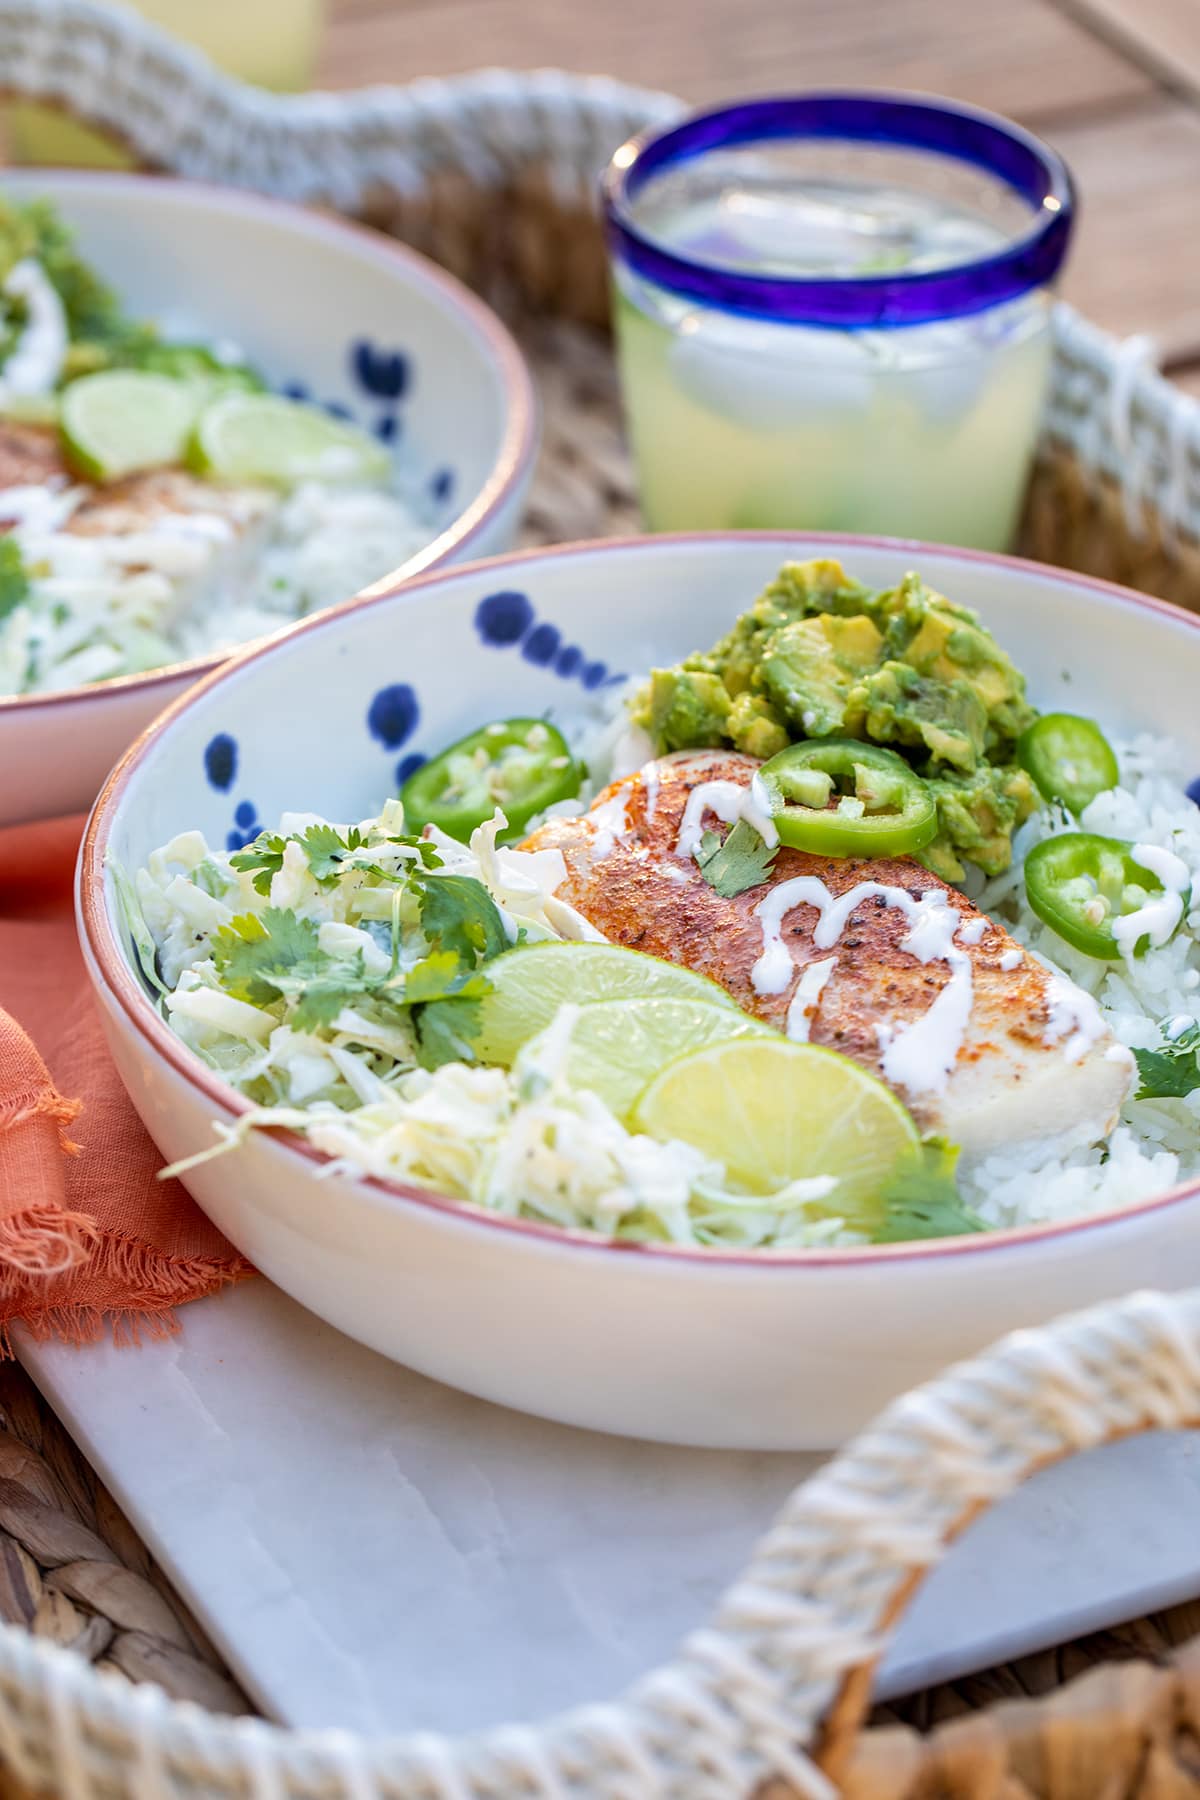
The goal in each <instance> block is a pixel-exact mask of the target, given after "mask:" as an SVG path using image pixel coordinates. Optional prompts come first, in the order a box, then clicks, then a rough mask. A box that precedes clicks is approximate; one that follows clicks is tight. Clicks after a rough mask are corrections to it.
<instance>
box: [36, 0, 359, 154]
mask: <svg viewBox="0 0 1200 1800" xmlns="http://www.w3.org/2000/svg"><path fill="white" fill-rule="evenodd" d="M135 10H136V11H138V12H140V13H141V14H142V16H143V17H144V18H146V19H149V20H151V21H152V22H153V23H154V24H155V25H159V26H161V27H162V28H163V30H165V31H169V32H171V33H173V35H174V36H176V37H179V38H183V39H185V40H186V41H187V42H188V43H190V44H193V45H195V47H196V48H197V49H198V50H201V51H203V52H204V54H205V55H206V56H208V57H211V59H212V61H213V62H214V63H216V64H217V66H218V67H219V68H222V69H224V70H225V71H226V72H227V73H228V74H230V75H236V76H238V77H239V79H241V80H242V81H249V82H253V83H254V84H255V85H256V86H257V87H264V88H274V89H276V90H278V91H280V92H297V91H299V90H301V89H303V88H307V87H309V86H310V85H311V83H312V79H313V72H314V70H315V68H316V61H317V52H318V49H319V47H320V40H321V30H322V26H323V23H324V12H325V7H324V0H136V6H135ZM6 118H7V127H8V147H9V154H10V156H11V158H12V160H13V161H14V162H23V163H56V164H66V165H68V166H72V165H80V164H83V165H86V166H88V167H93V168H95V167H101V168H128V167H130V166H131V158H130V157H129V156H128V155H127V154H126V153H125V151H124V150H123V149H122V148H120V147H119V146H117V145H115V144H114V143H113V142H112V140H111V139H109V138H106V137H104V136H102V135H101V134H100V133H99V132H95V131H91V130H89V128H88V127H87V126H85V125H81V124H79V123H78V121H77V120H75V119H72V118H70V117H68V116H67V115H66V114H64V113H62V112H60V111H58V110H57V109H56V108H53V107H47V106H37V105H34V104H33V103H31V102H28V101H18V102H16V103H14V104H13V105H11V106H10V107H8V108H7V110H6Z"/></svg>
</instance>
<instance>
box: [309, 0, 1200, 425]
mask: <svg viewBox="0 0 1200 1800" xmlns="http://www.w3.org/2000/svg"><path fill="white" fill-rule="evenodd" d="M330 3H331V17H330V21H329V25H328V28H327V32H326V39H325V45H324V51H323V56H322V63H321V67H320V71H319V78H320V80H321V81H322V82H323V83H324V84H326V85H329V86H334V87H352V86H358V85H362V84H365V83H370V82H380V81H408V80H411V79H413V78H414V77H416V76H420V75H449V74H455V73H458V72H461V71H464V70H467V69H473V68H479V67H482V66H485V65H488V64H492V65H500V66H506V67H510V68H537V67H548V66H558V67H561V68H567V69H574V70H580V71H586V72H597V73H604V74H609V75H614V76H618V77H620V78H622V79H624V80H627V81H630V82H634V83H638V84H640V85H642V86H647V87H659V88H664V89H668V90H670V91H671V92H673V93H677V94H680V95H682V96H683V97H684V98H685V99H688V100H694V101H697V102H703V101H714V100H718V99H721V98H723V97H728V96H731V95H734V94H746V93H755V92H757V93H766V92H771V91H778V90H780V89H786V88H799V87H812V86H819V85H827V86H837V85H854V86H861V85H864V84H868V85H876V86H893V87H907V88H923V89H926V90H928V91H931V92H935V93H941V94H948V95H952V96H954V97H956V98H958V99H962V100H969V101H972V102H974V103H976V104H977V105H980V106H987V107H991V108H994V109H995V110H996V111H998V112H1002V113H1006V114H1008V115H1009V116H1010V117H1012V118H1015V119H1019V120H1020V121H1021V122H1022V123H1023V124H1026V125H1029V126H1030V127H1032V128H1033V129H1034V130H1036V131H1038V132H1039V133H1041V134H1042V135H1043V136H1044V137H1046V138H1048V139H1049V140H1050V142H1051V143H1053V144H1054V145H1055V146H1056V148H1057V149H1058V150H1060V151H1061V152H1062V154H1063V155H1064V156H1065V157H1066V159H1067V161H1068V162H1069V163H1070V165H1071V167H1072V169H1073V170H1074V172H1075V175H1076V178H1077V180H1078V183H1079V188H1080V191H1081V195H1082V208H1081V222H1080V228H1079V232H1078V236H1077V239H1076V247H1075V251H1074V255H1073V259H1072V262H1071V265H1070V268H1069V270H1068V273H1067V278H1066V282H1065V293H1066V295H1067V297H1068V298H1069V299H1071V300H1073V301H1074V302H1075V304H1076V305H1077V306H1079V307H1080V309H1081V310H1082V311H1083V312H1085V313H1087V314H1088V316H1089V317H1091V318H1092V319H1095V320H1096V321H1097V322H1098V323H1099V324H1101V325H1104V326H1107V327H1108V329H1109V330H1111V331H1115V332H1118V333H1120V334H1122V335H1125V334H1128V333H1131V332H1143V333H1147V334H1149V335H1150V337H1152V338H1153V340H1154V343H1155V346H1156V350H1157V353H1158V355H1159V357H1160V359H1161V361H1162V363H1163V366H1164V367H1165V368H1166V369H1167V370H1168V371H1169V372H1170V373H1172V374H1179V375H1180V376H1181V377H1182V378H1183V379H1184V380H1185V382H1186V383H1187V384H1188V385H1189V386H1191V387H1192V388H1193V390H1194V391H1195V392H1196V393H1197V394H1198V395H1200V229H1198V226H1200V0H669V3H667V0H658V3H657V4H656V3H655V0H593V3H591V4H584V3H583V0H330Z"/></svg>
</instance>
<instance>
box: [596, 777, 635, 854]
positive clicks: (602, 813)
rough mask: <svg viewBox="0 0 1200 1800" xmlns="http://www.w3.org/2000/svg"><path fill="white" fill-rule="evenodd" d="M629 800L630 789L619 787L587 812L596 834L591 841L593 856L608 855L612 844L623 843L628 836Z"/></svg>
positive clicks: (612, 846)
mask: <svg viewBox="0 0 1200 1800" xmlns="http://www.w3.org/2000/svg"><path fill="white" fill-rule="evenodd" d="M629 801H630V789H629V788H628V787H624V788H619V789H618V790H617V792H616V793H615V794H614V795H613V796H612V799H611V800H605V801H604V802H603V803H602V805H600V806H594V807H593V808H592V810H591V812H590V813H589V814H588V817H589V818H590V820H591V821H592V823H593V825H594V826H595V828H596V836H595V838H594V839H593V842H592V855H593V856H598V857H604V856H608V855H610V854H611V852H612V850H613V848H614V846H615V845H617V844H623V843H624V842H625V839H626V838H627V837H628V836H629Z"/></svg>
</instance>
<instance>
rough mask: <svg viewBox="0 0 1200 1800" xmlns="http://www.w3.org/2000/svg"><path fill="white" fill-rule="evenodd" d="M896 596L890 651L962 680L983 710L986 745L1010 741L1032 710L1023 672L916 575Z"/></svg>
mask: <svg viewBox="0 0 1200 1800" xmlns="http://www.w3.org/2000/svg"><path fill="white" fill-rule="evenodd" d="M900 597H902V604H901V605H899V606H897V607H896V608H895V610H893V611H892V614H891V617H890V619H889V622H888V629H887V640H888V649H889V650H890V652H891V653H892V655H893V656H894V657H896V658H897V659H898V660H899V661H901V662H904V663H907V664H908V666H909V667H910V668H913V669H915V670H916V671H917V673H918V674H920V675H932V676H936V677H937V679H938V680H939V681H944V682H946V683H948V684H953V683H955V682H959V681H963V682H966V684H967V686H968V687H970V688H971V689H973V691H974V692H975V694H976V695H977V696H978V698H979V700H980V702H981V703H982V705H983V708H984V711H985V712H986V714H987V721H988V743H989V746H991V745H995V744H997V743H1000V742H1015V740H1016V739H1017V738H1018V737H1019V736H1020V735H1021V733H1022V732H1023V731H1024V730H1025V727H1026V726H1027V725H1029V724H1030V723H1031V722H1032V720H1033V719H1034V717H1035V716H1036V715H1035V713H1034V710H1033V708H1032V707H1031V706H1030V705H1029V703H1028V701H1027V700H1026V698H1025V677H1024V676H1023V675H1022V674H1021V672H1020V670H1019V669H1018V668H1017V667H1016V665H1015V664H1014V663H1013V661H1012V660H1011V658H1010V657H1008V656H1006V655H1005V653H1004V651H1003V650H1002V649H1001V648H1000V646H999V644H998V643H997V642H996V640H995V638H994V637H993V636H992V634H991V632H990V631H988V630H987V629H986V628H985V627H984V626H982V625H981V624H980V623H979V621H978V619H977V618H976V617H975V616H974V614H973V613H970V612H968V611H967V609H966V607H963V606H954V605H952V604H951V602H950V601H949V600H947V599H946V598H945V596H944V595H942V594H938V593H935V592H934V591H933V589H932V588H927V587H925V586H924V584H923V583H922V582H920V581H919V580H918V579H917V578H916V576H913V575H909V576H906V577H905V579H904V581H903V582H901V584H900V586H899V587H898V588H897V589H896V590H895V595H894V596H893V599H894V600H895V599H897V598H900Z"/></svg>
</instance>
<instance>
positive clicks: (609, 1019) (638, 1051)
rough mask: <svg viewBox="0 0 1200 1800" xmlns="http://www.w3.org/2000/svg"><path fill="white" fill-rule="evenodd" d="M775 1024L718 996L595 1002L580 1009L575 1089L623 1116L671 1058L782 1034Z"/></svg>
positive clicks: (529, 1057) (537, 1041) (542, 1040)
mask: <svg viewBox="0 0 1200 1800" xmlns="http://www.w3.org/2000/svg"><path fill="white" fill-rule="evenodd" d="M551 1030H552V1028H547V1030H546V1031H539V1032H538V1034H537V1036H536V1037H534V1038H530V1040H529V1042H528V1043H527V1044H525V1045H524V1046H523V1047H522V1049H521V1052H520V1055H519V1056H518V1058H517V1069H518V1072H519V1071H520V1070H521V1069H522V1068H524V1067H526V1066H528V1065H529V1064H532V1063H536V1062H538V1060H539V1057H540V1053H541V1052H542V1051H543V1049H544V1047H545V1044H546V1040H547V1038H548V1037H549V1036H550V1033H551ZM775 1036H777V1033H776V1032H774V1031H772V1030H771V1027H770V1026H769V1025H763V1024H762V1023H761V1022H760V1021H759V1020H758V1019H752V1018H751V1017H750V1016H749V1014H748V1013H744V1012H741V1011H739V1010H738V1009H737V1008H736V1007H732V1006H722V1005H720V1004H718V1005H716V1006H714V1005H713V1003H712V1001H711V1000H692V999H684V998H676V997H674V996H672V995H669V994H658V995H655V996H654V997H653V998H651V999H640V1000H595V1001H593V1002H592V1003H591V1005H589V1006H583V1007H581V1008H580V1009H579V1016H578V1018H577V1019H576V1020H575V1023H574V1025H573V1027H572V1030H571V1042H570V1048H569V1049H568V1051H567V1079H568V1081H569V1082H570V1083H571V1086H572V1087H577V1088H590V1089H591V1090H592V1092H593V1093H596V1094H599V1096H600V1098H601V1099H602V1100H603V1101H604V1103H605V1105H606V1106H607V1107H608V1108H609V1109H610V1111H612V1112H614V1113H615V1114H616V1115H617V1117H618V1119H623V1118H624V1117H625V1115H626V1113H628V1112H629V1110H630V1108H631V1107H632V1106H633V1103H634V1101H635V1100H636V1099H637V1097H638V1095H639V1094H640V1093H641V1091H642V1089H643V1088H644V1087H645V1085H646V1083H647V1082H648V1081H651V1080H653V1078H654V1076H655V1075H657V1074H658V1072H659V1070H660V1069H661V1068H662V1067H663V1065H664V1064H665V1063H669V1062H673V1061H674V1060H675V1059H676V1058H677V1057H680V1056H686V1055H687V1054H688V1053H689V1052H691V1051H693V1050H700V1049H702V1048H703V1047H704V1045H705V1044H716V1043H721V1042H723V1041H725V1040H726V1039H728V1038H740V1037H771V1038H773V1037H775Z"/></svg>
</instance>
